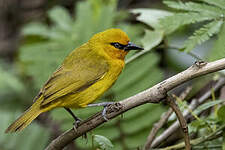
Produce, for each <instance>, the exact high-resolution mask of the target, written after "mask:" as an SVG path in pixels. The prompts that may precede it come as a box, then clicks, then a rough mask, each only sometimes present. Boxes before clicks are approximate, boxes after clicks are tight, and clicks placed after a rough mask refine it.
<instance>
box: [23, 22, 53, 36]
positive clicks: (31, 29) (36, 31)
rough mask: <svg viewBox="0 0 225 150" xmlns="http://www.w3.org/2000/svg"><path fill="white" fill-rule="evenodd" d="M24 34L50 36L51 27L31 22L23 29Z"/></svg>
mask: <svg viewBox="0 0 225 150" xmlns="http://www.w3.org/2000/svg"><path fill="white" fill-rule="evenodd" d="M22 34H23V35H25V36H27V35H36V36H42V37H45V38H49V37H50V35H51V33H50V31H49V28H48V27H47V26H46V25H44V24H41V23H38V22H37V23H35V22H33V23H30V24H27V25H25V26H24V28H23V29H22Z"/></svg>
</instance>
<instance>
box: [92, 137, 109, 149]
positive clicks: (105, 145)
mask: <svg viewBox="0 0 225 150" xmlns="http://www.w3.org/2000/svg"><path fill="white" fill-rule="evenodd" d="M94 141H95V142H96V143H98V144H99V147H100V148H101V149H102V150H110V149H111V148H113V144H112V142H111V141H110V140H109V139H107V138H106V137H104V136H102V135H94Z"/></svg>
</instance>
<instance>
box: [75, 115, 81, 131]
mask: <svg viewBox="0 0 225 150" xmlns="http://www.w3.org/2000/svg"><path fill="white" fill-rule="evenodd" d="M81 121H82V120H81V119H80V118H77V117H76V120H75V122H74V123H73V129H74V131H75V132H77V128H78V126H79V124H80V123H81Z"/></svg>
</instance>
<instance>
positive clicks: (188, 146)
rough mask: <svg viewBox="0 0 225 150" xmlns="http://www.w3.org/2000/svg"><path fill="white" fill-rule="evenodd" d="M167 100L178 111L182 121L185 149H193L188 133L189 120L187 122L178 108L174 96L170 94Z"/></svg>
mask: <svg viewBox="0 0 225 150" xmlns="http://www.w3.org/2000/svg"><path fill="white" fill-rule="evenodd" d="M166 102H167V103H168V104H169V106H170V107H171V108H172V109H173V111H174V112H175V113H176V116H177V119H178V120H179V122H180V126H181V128H182V131H183V133H184V142H185V149H186V150H191V144H190V137H189V134H188V126H187V122H186V120H185V118H184V116H183V114H182V112H181V111H180V109H179V108H178V106H177V104H176V103H175V102H174V99H173V98H172V96H171V97H170V96H168V97H167V98H166Z"/></svg>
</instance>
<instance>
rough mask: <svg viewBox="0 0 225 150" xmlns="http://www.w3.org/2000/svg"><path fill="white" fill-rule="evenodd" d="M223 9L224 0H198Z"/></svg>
mask: <svg viewBox="0 0 225 150" xmlns="http://www.w3.org/2000/svg"><path fill="white" fill-rule="evenodd" d="M198 1H202V2H205V3H208V4H211V5H214V6H217V7H220V8H222V9H225V1H224V0H198Z"/></svg>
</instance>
